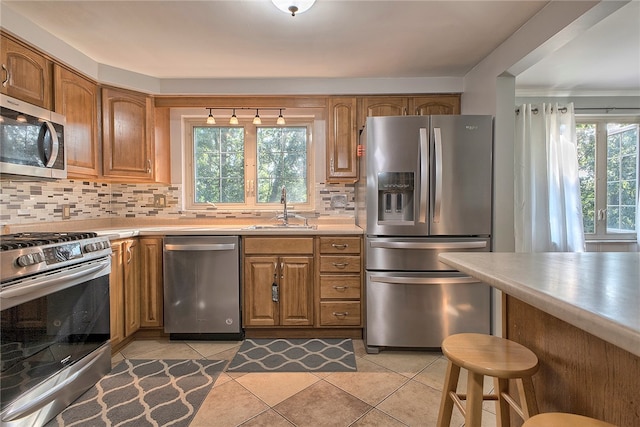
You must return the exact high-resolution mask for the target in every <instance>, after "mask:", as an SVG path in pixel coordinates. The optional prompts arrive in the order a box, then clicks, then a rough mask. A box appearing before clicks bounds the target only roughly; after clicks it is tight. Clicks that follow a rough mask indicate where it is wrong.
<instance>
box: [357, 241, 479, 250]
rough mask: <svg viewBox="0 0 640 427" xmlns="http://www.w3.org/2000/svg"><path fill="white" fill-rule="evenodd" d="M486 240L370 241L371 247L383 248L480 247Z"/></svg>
mask: <svg viewBox="0 0 640 427" xmlns="http://www.w3.org/2000/svg"><path fill="white" fill-rule="evenodd" d="M487 244H488V242H487V241H486V240H478V241H472V242H370V243H369V245H370V246H371V247H372V248H383V249H480V248H486V247H487Z"/></svg>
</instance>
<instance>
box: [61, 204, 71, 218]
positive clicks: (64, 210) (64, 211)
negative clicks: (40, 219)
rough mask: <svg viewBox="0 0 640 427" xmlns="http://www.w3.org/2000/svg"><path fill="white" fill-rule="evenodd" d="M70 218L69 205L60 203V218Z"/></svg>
mask: <svg viewBox="0 0 640 427" xmlns="http://www.w3.org/2000/svg"><path fill="white" fill-rule="evenodd" d="M69 218H71V206H69V205H62V219H69Z"/></svg>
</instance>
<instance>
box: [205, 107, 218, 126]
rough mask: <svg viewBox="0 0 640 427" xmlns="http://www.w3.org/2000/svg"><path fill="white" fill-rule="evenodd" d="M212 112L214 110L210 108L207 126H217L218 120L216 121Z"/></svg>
mask: <svg viewBox="0 0 640 427" xmlns="http://www.w3.org/2000/svg"><path fill="white" fill-rule="evenodd" d="M211 110H213V108H209V117H207V124H208V125H215V124H216V119H215V117H213V114H211Z"/></svg>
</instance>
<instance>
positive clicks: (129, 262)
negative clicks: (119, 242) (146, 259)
mask: <svg viewBox="0 0 640 427" xmlns="http://www.w3.org/2000/svg"><path fill="white" fill-rule="evenodd" d="M132 259H133V253H132V252H131V246H127V264H131V260H132Z"/></svg>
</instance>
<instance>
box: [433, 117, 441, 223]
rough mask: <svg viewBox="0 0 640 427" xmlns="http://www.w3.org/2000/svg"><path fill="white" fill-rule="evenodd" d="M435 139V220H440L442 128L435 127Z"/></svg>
mask: <svg viewBox="0 0 640 427" xmlns="http://www.w3.org/2000/svg"><path fill="white" fill-rule="evenodd" d="M433 139H434V143H435V149H434V152H435V153H434V155H435V158H436V165H435V175H436V176H435V180H436V185H435V190H434V195H433V200H434V202H433V222H440V208H441V207H442V133H441V131H440V128H433Z"/></svg>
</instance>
